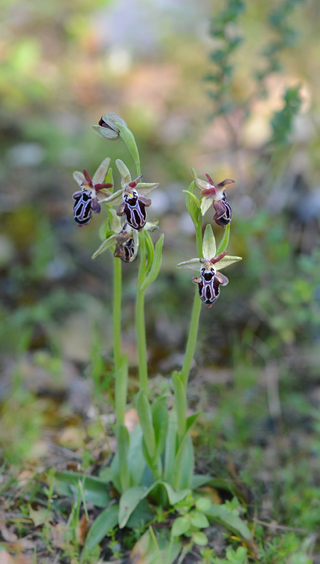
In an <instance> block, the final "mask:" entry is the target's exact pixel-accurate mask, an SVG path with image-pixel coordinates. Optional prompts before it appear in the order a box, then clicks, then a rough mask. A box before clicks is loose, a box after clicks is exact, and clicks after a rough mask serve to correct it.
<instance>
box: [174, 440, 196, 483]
mask: <svg viewBox="0 0 320 564" xmlns="http://www.w3.org/2000/svg"><path fill="white" fill-rule="evenodd" d="M193 469H194V452H193V444H192V440H191V437H190V435H189V434H186V435H185V437H184V439H183V441H182V442H181V444H180V447H179V450H178V452H177V456H176V461H175V470H174V482H173V483H174V487H175V488H176V489H177V490H181V489H185V488H190V487H191V482H192V476H193Z"/></svg>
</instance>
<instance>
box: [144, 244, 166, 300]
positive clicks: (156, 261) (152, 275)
mask: <svg viewBox="0 0 320 564" xmlns="http://www.w3.org/2000/svg"><path fill="white" fill-rule="evenodd" d="M163 242H164V234H163V233H162V235H161V237H160V239H158V241H157V243H156V245H155V249H154V258H153V263H152V266H151V269H150V271H149V274H148V275H147V278H146V279H145V281H144V282H143V284H142V285H141V288H140V290H145V289H146V288H147V287H148V286H149V285H150V284H152V282H154V281H155V280H156V278H157V277H158V275H159V272H160V268H161V260H162V247H163Z"/></svg>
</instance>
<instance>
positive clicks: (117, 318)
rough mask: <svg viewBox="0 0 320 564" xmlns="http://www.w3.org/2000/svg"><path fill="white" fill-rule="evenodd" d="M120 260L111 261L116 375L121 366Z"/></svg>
mask: <svg viewBox="0 0 320 564" xmlns="http://www.w3.org/2000/svg"><path fill="white" fill-rule="evenodd" d="M121 287H122V270H121V260H120V259H119V258H114V259H113V356H114V367H115V372H116V374H117V373H118V371H119V369H120V364H121Z"/></svg>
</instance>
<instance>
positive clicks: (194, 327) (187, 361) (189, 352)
mask: <svg viewBox="0 0 320 564" xmlns="http://www.w3.org/2000/svg"><path fill="white" fill-rule="evenodd" d="M196 242H197V253H198V257H202V226H201V222H199V225H198V226H197V228H196ZM200 311H201V300H200V298H199V295H198V289H196V293H195V296H194V301H193V307H192V314H191V321H190V328H189V335H188V341H187V346H186V352H185V356H184V361H183V366H182V369H181V376H182V380H183V383H184V385H185V386H186V385H187V383H188V378H189V373H190V368H191V363H192V359H193V356H194V351H195V348H196V343H197V336H198V326H199V318H200Z"/></svg>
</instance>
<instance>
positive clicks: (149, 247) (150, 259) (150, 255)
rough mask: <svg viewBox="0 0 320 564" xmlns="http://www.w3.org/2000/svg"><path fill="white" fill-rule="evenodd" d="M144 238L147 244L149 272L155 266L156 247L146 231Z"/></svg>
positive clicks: (147, 267) (147, 266)
mask: <svg viewBox="0 0 320 564" xmlns="http://www.w3.org/2000/svg"><path fill="white" fill-rule="evenodd" d="M144 238H145V242H146V251H147V259H148V260H147V264H146V270H149V269H150V268H151V267H152V265H153V259H154V245H153V241H152V239H151V237H150V235H149V233H148V232H147V231H146V230H145V229H144Z"/></svg>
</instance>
